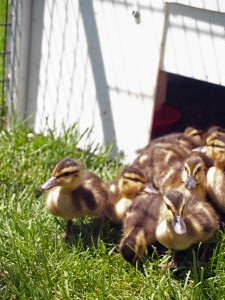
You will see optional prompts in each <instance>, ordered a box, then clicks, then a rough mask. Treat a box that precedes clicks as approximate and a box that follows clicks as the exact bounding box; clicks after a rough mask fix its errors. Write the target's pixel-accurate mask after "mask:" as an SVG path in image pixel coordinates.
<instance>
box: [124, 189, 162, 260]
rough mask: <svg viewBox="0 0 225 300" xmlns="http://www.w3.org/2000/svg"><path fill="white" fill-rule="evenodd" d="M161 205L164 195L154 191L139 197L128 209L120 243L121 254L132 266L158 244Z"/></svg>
mask: <svg viewBox="0 0 225 300" xmlns="http://www.w3.org/2000/svg"><path fill="white" fill-rule="evenodd" d="M161 203H162V195H161V194H156V193H155V191H154V190H153V191H152V193H150V192H149V193H143V194H141V195H139V196H138V197H137V198H136V199H135V200H134V201H133V203H132V204H131V206H130V207H129V208H128V210H127V216H126V218H125V221H124V224H123V238H122V239H121V241H120V252H121V255H122V257H123V258H124V259H125V260H126V261H128V262H130V263H132V264H134V263H135V262H136V261H140V260H141V258H142V256H143V255H144V253H145V251H146V248H147V246H149V245H152V244H154V243H155V242H156V236H155V230H156V226H157V222H158V216H159V210H160V206H161Z"/></svg>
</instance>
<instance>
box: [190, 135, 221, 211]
mask: <svg viewBox="0 0 225 300" xmlns="http://www.w3.org/2000/svg"><path fill="white" fill-rule="evenodd" d="M195 151H201V152H202V153H205V154H206V155H207V156H208V157H210V158H211V159H212V160H213V161H214V165H213V166H212V167H211V168H209V170H208V173H207V191H208V194H209V196H210V197H211V199H212V201H213V202H214V203H215V204H216V205H217V207H218V208H219V209H221V210H222V211H223V213H225V174H224V170H225V135H221V134H219V133H218V132H213V133H211V134H210V135H209V137H208V138H207V140H206V145H205V146H203V147H200V148H197V149H195Z"/></svg>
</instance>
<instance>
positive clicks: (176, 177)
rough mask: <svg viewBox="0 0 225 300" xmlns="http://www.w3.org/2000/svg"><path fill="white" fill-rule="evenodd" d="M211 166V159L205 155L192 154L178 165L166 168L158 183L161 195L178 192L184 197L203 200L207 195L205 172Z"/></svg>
mask: <svg viewBox="0 0 225 300" xmlns="http://www.w3.org/2000/svg"><path fill="white" fill-rule="evenodd" d="M212 165H213V162H212V160H211V159H209V158H208V157H207V156H205V155H201V154H194V153H193V154H192V155H190V156H189V157H187V158H186V159H185V160H184V163H183V164H182V166H181V165H180V164H177V165H176V164H172V165H171V166H168V170H167V173H166V174H165V176H164V177H162V178H161V181H160V182H159V190H160V192H161V193H162V194H165V193H167V192H168V191H171V190H178V191H180V192H183V193H185V195H196V196H198V197H199V198H201V199H205V197H206V193H207V179H206V176H207V171H208V169H209V167H211V166H212Z"/></svg>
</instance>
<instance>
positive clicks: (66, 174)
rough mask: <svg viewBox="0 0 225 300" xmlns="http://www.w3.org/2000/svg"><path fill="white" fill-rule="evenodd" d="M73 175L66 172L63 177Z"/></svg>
mask: <svg viewBox="0 0 225 300" xmlns="http://www.w3.org/2000/svg"><path fill="white" fill-rule="evenodd" d="M70 174H71V173H70V172H65V173H63V176H69V175H70Z"/></svg>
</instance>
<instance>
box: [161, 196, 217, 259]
mask: <svg viewBox="0 0 225 300" xmlns="http://www.w3.org/2000/svg"><path fill="white" fill-rule="evenodd" d="M218 225H219V217H218V215H217V213H216V211H215V210H214V208H213V207H212V206H211V204H210V203H208V202H207V201H200V200H199V199H198V198H197V197H195V196H194V197H193V196H189V197H186V196H184V195H183V194H182V193H180V192H178V191H170V192H168V193H166V194H165V195H164V196H163V203H162V205H161V208H160V212H159V218H158V224H157V228H156V238H157V240H158V241H159V242H160V243H161V244H162V245H164V246H165V247H167V248H169V249H173V250H184V249H187V248H189V247H190V246H192V245H194V244H198V243H200V242H205V241H207V240H209V239H210V238H211V237H213V235H214V233H215V231H216V229H217V228H218ZM174 253H176V252H174ZM173 264H176V260H175V254H174V255H173V260H172V262H171V265H173Z"/></svg>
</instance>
